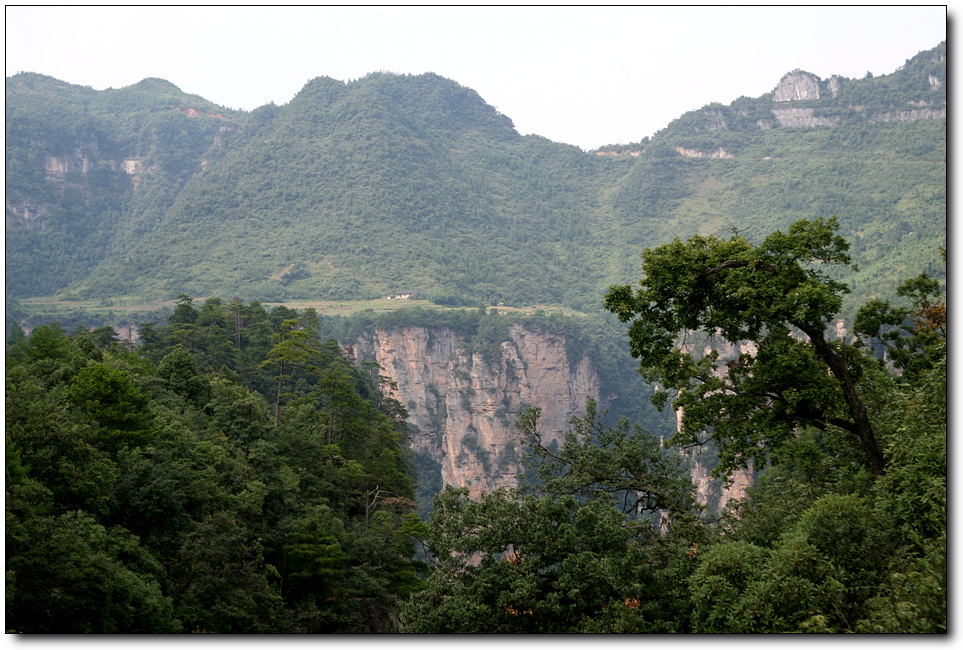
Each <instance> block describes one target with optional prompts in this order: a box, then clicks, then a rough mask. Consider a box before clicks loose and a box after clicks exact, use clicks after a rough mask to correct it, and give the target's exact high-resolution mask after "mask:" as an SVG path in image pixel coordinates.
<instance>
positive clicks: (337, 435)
mask: <svg viewBox="0 0 963 650" xmlns="http://www.w3.org/2000/svg"><path fill="white" fill-rule="evenodd" d="M319 328H320V326H319V322H318V317H317V315H316V314H314V313H313V312H310V311H305V312H303V313H300V314H298V313H296V312H294V311H293V310H288V309H286V308H283V307H279V308H276V309H274V310H272V311H271V312H267V311H266V310H265V309H263V308H262V307H261V306H260V305H259V304H258V303H256V302H254V303H250V304H247V305H244V304H241V303H239V302H235V303H229V304H223V303H221V302H220V301H216V300H208V301H207V302H205V303H204V304H203V305H202V306H201V307H200V309H197V308H195V307H194V306H193V305H192V302H191V301H190V300H189V299H183V300H182V301H181V302H180V303H179V305H178V307H177V309H176V310H175V312H174V313H173V314H172V315H171V317H170V318H169V319H168V322H167V324H166V325H163V326H157V327H151V326H145V327H144V330H143V331H144V332H145V334H144V337H143V343H142V345H140V346H138V347H137V348H136V349H131V348H129V347H128V346H126V345H124V343H123V342H122V341H120V340H118V338H117V337H116V335H115V333H114V332H113V330H112V329H111V328H109V327H102V328H99V329H96V330H94V331H92V332H89V331H87V330H83V329H82V330H77V331H74V332H72V333H67V332H65V331H64V330H63V329H62V328H61V327H60V326H58V325H56V324H53V325H48V326H42V327H39V328H37V329H35V330H34V331H33V332H31V334H30V336H29V337H25V338H21V337H14V338H18V339H19V340H18V341H17V342H15V343H14V342H13V341H11V342H10V343H12V345H8V350H7V359H6V364H7V371H6V379H7V384H6V385H7V389H6V391H7V392H6V396H7V407H6V414H7V420H6V499H7V501H6V504H7V505H6V517H7V518H6V540H7V545H6V558H7V562H6V567H7V574H6V576H7V577H6V579H7V582H6V594H7V596H6V607H7V609H6V612H7V617H6V620H7V628H8V630H12V631H17V632H181V631H183V632H205V631H206V632H361V631H376V632H384V631H391V630H394V629H396V625H395V624H394V623H393V622H392V621H393V620H394V619H393V617H392V615H391V613H392V612H393V611H395V610H396V609H397V607H398V604H399V603H400V602H401V601H402V600H403V599H404V598H405V597H407V595H408V594H409V593H411V592H412V591H413V590H415V589H417V588H419V587H420V586H421V585H422V582H421V579H420V578H419V576H418V573H419V571H420V568H421V564H420V563H419V562H416V561H414V559H413V558H414V551H415V548H414V545H413V539H412V538H411V537H410V536H409V534H408V531H409V529H410V528H411V527H412V526H413V525H414V524H416V523H417V522H418V518H417V516H416V515H414V514H412V512H413V510H414V509H415V505H416V504H415V501H414V496H415V494H414V488H415V485H416V479H415V477H414V474H413V470H412V464H411V452H410V450H409V449H408V447H407V445H406V436H407V427H406V425H405V423H404V417H405V413H404V410H403V408H402V407H401V406H400V405H399V404H397V403H396V402H390V401H386V400H385V399H384V398H382V396H381V392H380V391H379V389H378V385H377V382H378V381H379V379H378V375H377V372H376V371H372V370H371V369H370V368H356V367H354V366H352V365H351V364H349V363H348V362H347V361H346V359H345V358H344V356H343V355H342V353H341V350H340V348H339V347H338V345H337V344H336V343H334V341H332V340H328V341H322V339H321V337H320V335H319Z"/></svg>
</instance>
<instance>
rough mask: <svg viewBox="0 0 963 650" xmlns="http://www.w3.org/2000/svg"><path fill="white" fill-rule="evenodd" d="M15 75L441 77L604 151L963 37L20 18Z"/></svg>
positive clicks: (420, 20) (269, 83) (738, 23)
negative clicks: (794, 81)
mask: <svg viewBox="0 0 963 650" xmlns="http://www.w3.org/2000/svg"><path fill="white" fill-rule="evenodd" d="M5 15H6V74H7V75H8V76H9V75H12V74H15V73H17V72H22V71H29V72H39V73H42V74H46V75H50V76H52V77H56V78H58V79H61V80H63V81H67V82H70V83H74V84H80V85H85V86H92V87H93V88H96V89H104V88H110V87H113V88H120V87H123V86H127V85H130V84H133V83H136V82H138V81H140V80H141V79H143V78H145V77H160V78H162V79H166V80H167V81H170V82H171V83H173V84H175V85H177V86H178V87H179V88H181V90H183V91H185V92H188V93H193V94H197V95H201V96H203V97H204V98H206V99H208V100H210V101H212V102H214V103H216V104H219V105H221V106H226V107H229V108H236V109H245V110H251V109H254V108H257V107H258V106H261V105H263V104H266V103H268V102H271V101H274V102H275V103H277V104H285V103H287V102H288V101H290V100H291V98H292V97H294V95H295V94H297V92H298V91H299V90H300V89H301V88H302V87H303V86H304V84H305V83H307V81H308V80H310V79H312V78H314V77H319V76H328V77H333V78H335V79H341V80H351V79H357V78H358V77H362V76H364V75H365V74H367V73H369V72H373V71H381V70H383V71H388V72H399V73H411V74H419V73H422V72H435V73H437V74H440V75H442V76H444V77H448V78H449V79H453V80H454V81H457V82H458V83H460V84H462V85H464V86H467V87H469V88H472V89H474V90H475V91H477V92H478V93H479V94H480V95H481V96H482V98H484V99H485V101H487V102H488V103H489V104H491V105H493V106H494V107H496V108H497V109H498V110H499V111H501V112H502V113H504V114H505V115H507V116H508V117H510V118H511V119H512V120H513V121H514V123H515V127H516V128H517V129H518V131H519V132H520V133H522V134H529V133H536V134H538V135H542V136H545V137H547V138H550V139H551V140H555V141H558V142H566V143H570V144H575V145H578V146H580V147H582V148H583V149H586V150H589V149H593V148H596V147H599V146H601V145H604V144H616V143H628V142H636V141H639V140H641V139H642V138H643V137H644V136H648V135H652V134H653V133H655V132H656V131H658V130H659V129H662V128H664V127H665V126H667V125H668V123H669V122H670V121H671V120H673V119H674V118H676V117H679V116H680V115H682V114H683V113H684V112H686V111H689V110H694V109H697V108H700V107H702V106H704V105H706V104H708V103H711V102H721V103H723V104H728V103H729V102H731V101H732V100H734V99H736V98H738V97H740V96H743V95H745V96H748V97H757V96H759V95H762V94H764V93H767V92H769V91H771V90H772V89H773V88H775V86H776V84H777V83H778V82H779V79H780V78H781V77H782V75H783V74H785V73H786V72H789V71H790V70H793V69H796V68H801V69H803V70H806V71H809V72H812V73H814V74H816V75H818V76H820V77H822V78H826V77H829V76H830V75H833V74H838V75H842V76H844V77H850V78H854V77H863V76H864V75H865V74H866V72H867V71H869V72H872V73H873V74H874V75H880V74H888V73H890V72H893V71H894V70H895V69H896V68H898V67H899V66H901V65H903V63H905V62H906V60H907V59H909V58H911V57H912V56H914V55H915V54H917V53H918V52H920V51H921V50H926V49H929V48H932V47H935V46H936V45H937V44H939V43H940V41H942V40H945V39H946V26H947V10H946V8H945V7H943V6H930V7H906V6H903V7H899V6H880V5H873V6H863V7H859V6H848V7H829V6H826V7H812V6H810V7H774V6H764V7H752V6H740V7H602V8H598V7H592V8H589V7H558V6H553V7H541V8H537V7H527V8H519V7H417V8H410V7H368V8H364V7H362V8H351V7H300V6H290V7H281V8H266V7H244V6H236V5H235V6H230V7H189V6H188V7H172V6H167V7H104V6H101V7H63V6H61V7H7V8H6V12H5Z"/></svg>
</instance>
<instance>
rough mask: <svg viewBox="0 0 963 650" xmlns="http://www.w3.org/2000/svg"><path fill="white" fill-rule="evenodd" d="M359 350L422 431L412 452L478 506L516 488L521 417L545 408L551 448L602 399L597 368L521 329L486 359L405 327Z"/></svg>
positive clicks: (561, 340) (453, 338)
mask: <svg viewBox="0 0 963 650" xmlns="http://www.w3.org/2000/svg"><path fill="white" fill-rule="evenodd" d="M355 349H356V353H357V354H358V361H359V362H360V361H363V360H366V359H367V360H374V361H376V362H378V364H380V365H381V368H382V370H381V373H382V374H383V375H386V376H388V377H390V379H391V381H393V382H394V383H395V385H396V387H397V388H396V390H395V393H394V395H393V396H394V397H395V399H398V400H399V401H400V402H401V403H402V404H403V405H404V406H405V408H407V409H408V415H409V417H408V421H409V422H410V423H411V424H413V425H414V426H415V427H417V428H418V431H419V433H417V434H416V435H415V436H414V439H413V441H412V444H413V446H414V448H415V449H416V450H417V451H426V452H427V453H428V454H430V455H431V456H432V457H433V458H434V459H435V460H437V461H438V462H439V463H440V464H441V468H442V469H441V472H442V479H443V481H444V482H445V483H446V484H449V485H455V486H459V487H467V488H468V489H469V491H470V493H471V496H472V497H473V498H478V497H479V496H480V495H481V494H483V493H486V492H491V491H493V490H495V489H497V488H499V487H503V486H515V485H517V483H518V481H517V477H518V474H519V472H520V466H519V456H520V452H521V449H520V443H519V439H518V432H517V431H516V430H515V428H514V422H515V420H516V418H517V417H518V414H519V413H520V412H521V411H522V410H523V409H525V408H527V407H530V406H537V407H540V408H541V418H540V420H539V422H540V431H541V432H542V434H543V438H544V439H545V441H546V443H547V444H550V443H551V441H553V440H560V439H561V438H562V437H563V435H564V433H565V432H566V431H567V430H568V428H569V427H568V423H569V420H570V419H571V418H572V417H573V416H574V415H576V414H578V413H581V412H582V411H583V410H584V409H585V399H586V398H587V397H592V398H593V399H596V400H598V399H599V393H600V385H599V377H598V373H597V371H596V369H595V367H594V364H593V363H592V361H591V360H590V359H589V358H588V357H587V356H583V357H581V358H580V359H578V360H576V361H575V362H574V363H570V362H569V360H568V355H567V352H566V338H565V335H564V334H555V333H549V332H545V331H540V330H537V329H531V328H527V327H522V326H518V325H515V326H512V327H511V328H509V340H507V341H505V342H503V343H501V345H500V347H499V350H498V354H497V355H492V354H488V355H486V354H484V353H482V352H477V351H476V352H469V350H468V349H467V347H466V341H465V340H464V338H462V337H460V336H458V335H457V334H456V333H455V332H453V331H452V330H450V329H448V328H445V327H439V328H425V327H403V328H399V329H393V330H390V331H386V330H378V331H376V332H375V333H374V334H373V335H372V336H371V337H370V339H369V340H363V341H360V342H359V344H358V345H357V346H356V347H355ZM486 356H487V357H488V358H486Z"/></svg>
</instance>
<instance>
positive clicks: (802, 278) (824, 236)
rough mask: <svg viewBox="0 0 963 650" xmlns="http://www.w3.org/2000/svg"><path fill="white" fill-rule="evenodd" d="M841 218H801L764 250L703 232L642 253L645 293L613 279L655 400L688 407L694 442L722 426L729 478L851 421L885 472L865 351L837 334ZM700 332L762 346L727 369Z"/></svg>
mask: <svg viewBox="0 0 963 650" xmlns="http://www.w3.org/2000/svg"><path fill="white" fill-rule="evenodd" d="M838 227H839V224H838V221H837V220H836V218H835V217H833V218H831V219H821V218H820V219H816V220H813V221H809V220H800V221H797V222H795V223H794V224H792V226H790V228H789V230H788V231H787V232H786V233H783V232H778V231H777V232H774V233H773V234H771V235H769V236H768V237H767V238H766V239H765V241H763V243H762V244H761V245H759V246H753V245H752V244H751V243H750V242H749V241H748V240H746V239H745V238H744V237H741V236H739V235H734V236H732V237H731V238H729V239H727V240H726V239H722V238H720V237H717V236H708V237H706V236H701V235H696V236H693V237H691V238H690V239H689V240H688V241H686V242H683V241H681V240H679V239H676V240H675V241H673V242H671V243H669V244H665V245H663V246H658V247H656V248H652V249H648V250H646V251H645V252H644V253H643V263H642V267H643V278H642V280H641V282H640V286H639V288H638V289H637V290H633V289H632V287H630V286H627V285H626V286H613V287H612V288H611V289H610V290H609V292H608V294H607V295H606V301H605V305H606V308H607V309H608V310H609V311H611V312H613V313H615V314H616V315H617V316H618V317H619V319H620V320H621V321H622V322H631V326H630V328H629V331H628V335H629V339H630V347H631V351H632V354H633V356H635V357H636V358H638V359H639V360H640V371H641V372H642V374H643V375H644V376H645V377H646V379H648V380H649V381H652V382H656V383H657V384H659V385H660V386H662V388H663V389H662V390H660V391H658V392H657V393H656V395H655V396H654V397H653V400H654V401H655V402H657V403H658V404H660V405H664V404H665V403H666V401H667V399H668V392H667V391H669V390H672V391H674V392H675V398H674V401H673V407H674V408H675V409H676V410H678V409H682V422H681V425H682V426H681V430H680V432H679V434H678V436H677V438H678V440H679V442H681V443H683V444H699V443H700V442H701V440H700V438H701V437H703V436H705V432H706V431H710V432H711V436H712V438H714V439H715V441H716V443H717V445H718V447H719V452H720V460H721V462H720V464H719V468H718V469H717V472H718V473H721V474H723V475H725V474H727V473H728V472H729V471H731V470H732V469H734V468H736V467H739V466H744V465H745V464H746V463H747V462H748V460H749V459H750V458H754V459H756V460H759V461H764V460H765V458H766V457H767V455H768V453H769V450H772V449H778V447H779V446H780V445H781V444H782V443H784V442H785V441H787V440H788V439H790V438H791V437H792V436H793V431H794V429H795V428H796V427H797V426H799V425H802V424H809V425H813V426H817V427H820V428H825V427H827V426H830V425H832V426H836V427H840V428H842V429H844V430H846V431H849V432H851V433H853V434H855V435H857V436H858V437H859V439H860V441H861V443H862V446H863V451H864V453H865V455H866V460H867V462H868V464H869V467H870V469H871V470H872V471H873V473H874V474H877V475H880V474H882V473H883V467H884V460H883V455H882V452H881V451H880V448H879V445H878V444H877V442H876V439H875V437H874V434H873V429H872V425H871V423H870V421H869V418H868V416H867V413H866V408H865V406H864V405H863V403H862V400H861V398H860V396H859V394H858V392H857V390H856V384H855V382H856V378H857V373H858V367H859V362H860V360H861V359H862V357H861V356H860V355H859V354H858V353H857V351H856V350H855V349H853V348H852V347H851V346H848V345H846V344H845V343H844V342H842V341H830V340H828V339H827V334H826V333H827V330H828V328H829V326H830V324H831V323H832V322H833V319H834V317H835V315H836V313H837V312H838V310H839V308H840V306H841V305H842V296H843V294H844V293H846V292H847V291H848V289H847V287H846V286H845V285H844V284H842V283H840V282H838V281H837V280H834V279H833V278H832V277H830V275H829V273H828V272H827V270H824V269H827V268H828V267H829V265H849V264H850V258H849V256H848V255H847V250H848V248H849V246H848V244H847V242H846V240H845V239H843V238H842V237H841V236H839V235H837V234H836V231H837V229H838ZM696 332H703V333H708V334H709V335H710V336H711V337H715V338H716V339H719V340H721V341H724V342H727V343H728V344H731V345H733V346H739V345H740V344H745V343H746V342H751V344H752V345H753V347H755V352H754V353H753V351H752V350H751V349H746V350H744V351H742V352H741V353H740V354H739V356H738V357H737V358H736V359H735V360H733V361H731V362H730V363H729V364H728V368H727V372H722V369H721V368H720V367H719V364H718V363H717V362H718V359H719V353H718V351H716V350H712V351H710V352H709V353H707V354H705V355H704V356H701V358H700V357H699V356H697V352H698V351H695V352H694V351H693V347H692V340H693V337H694V335H695V333H696Z"/></svg>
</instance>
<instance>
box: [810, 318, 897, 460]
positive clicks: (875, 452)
mask: <svg viewBox="0 0 963 650" xmlns="http://www.w3.org/2000/svg"><path fill="white" fill-rule="evenodd" d="M804 331H805V330H804ZM806 334H807V335H808V336H809V340H810V341H812V344H813V348H815V350H816V353H817V354H819V356H820V357H821V358H822V359H823V361H825V362H826V364H827V365H828V366H829V369H830V370H831V371H832V373H833V377H835V378H836V381H838V382H839V383H840V385H841V386H842V389H843V397H844V399H845V400H846V405H847V406H848V407H849V413H850V415H852V417H853V424H854V425H855V428H856V434H857V435H858V436H859V440H860V442H861V443H862V444H863V453H864V454H866V460H867V461H869V469H870V471H872V472H873V474H875V475H876V476H882V475H883V474H884V473H885V472H886V460H885V459H884V458H883V451H882V450H881V449H880V447H879V443H877V442H876V436H875V435H874V434H873V425H872V424H870V421H869V416H868V415H867V414H866V407H865V406H864V405H863V400H861V399H860V397H859V393H857V392H856V384H855V383H854V382H853V377H852V375H851V374H850V372H849V364H848V363H847V362H846V358H845V351H846V347H845V345H846V344H845V342H844V343H843V356H842V357H841V356H839V355H838V354H836V353H835V352H834V351H833V349H832V348H831V347H830V345H829V343H827V342H826V339H825V338H823V333H822V332H821V331H810V332H806Z"/></svg>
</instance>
